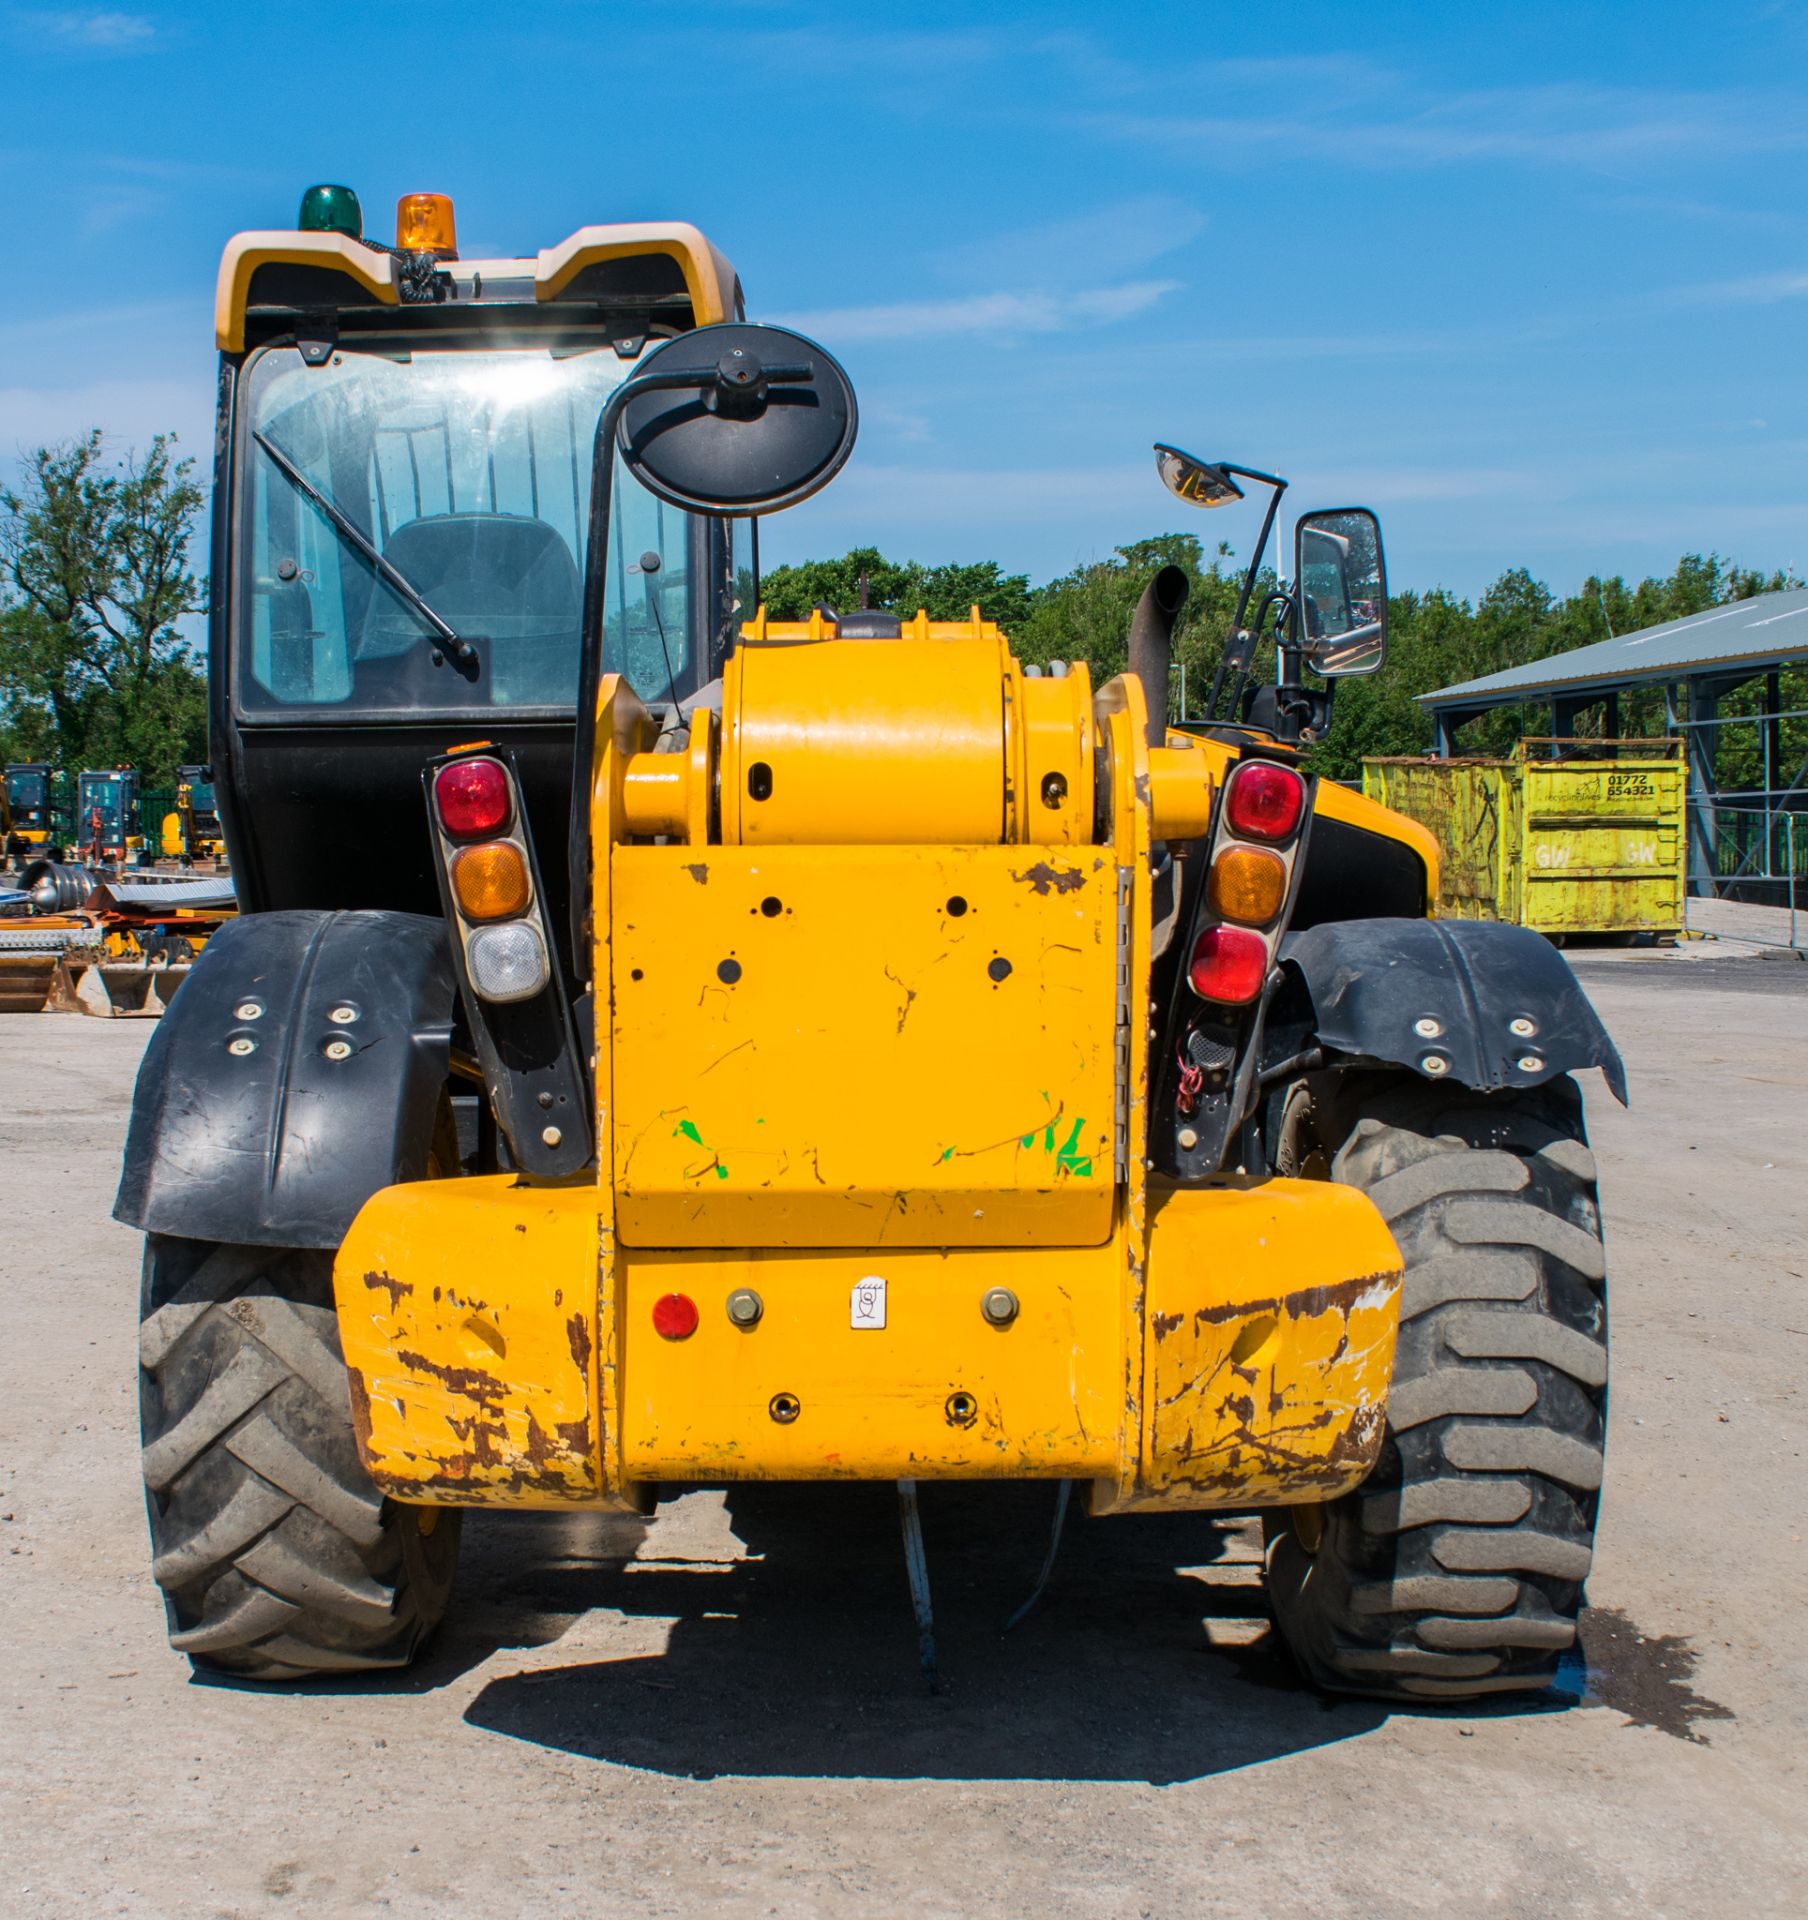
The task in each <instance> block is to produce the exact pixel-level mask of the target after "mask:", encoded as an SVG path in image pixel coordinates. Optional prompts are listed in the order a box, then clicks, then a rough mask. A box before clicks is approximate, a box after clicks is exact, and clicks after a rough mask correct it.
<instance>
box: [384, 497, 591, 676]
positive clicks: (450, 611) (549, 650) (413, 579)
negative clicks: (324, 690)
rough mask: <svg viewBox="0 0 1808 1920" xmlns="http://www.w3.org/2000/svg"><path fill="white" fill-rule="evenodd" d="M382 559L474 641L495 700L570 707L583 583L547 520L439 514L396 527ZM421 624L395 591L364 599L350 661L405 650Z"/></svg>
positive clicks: (413, 645)
mask: <svg viewBox="0 0 1808 1920" xmlns="http://www.w3.org/2000/svg"><path fill="white" fill-rule="evenodd" d="M383 552H384V557H385V558H386V559H387V560H388V561H389V562H390V563H391V565H393V566H394V567H395V568H396V570H397V571H398V572H399V573H400V574H401V575H402V576H403V578H404V579H405V580H407V582H408V583H409V585H410V586H412V587H413V588H414V589H415V591H416V592H417V593H419V594H420V595H421V597H422V598H423V599H424V600H425V601H426V602H427V604H428V605H429V606H431V607H432V608H433V610H434V612H435V613H437V614H439V615H440V616H441V617H442V618H443V619H444V620H445V621H447V623H448V624H449V625H450V626H451V627H452V628H453V630H454V631H455V632H456V633H458V634H459V636H460V637H461V638H463V639H468V640H471V641H473V642H475V643H477V644H478V646H479V648H480V651H481V652H482V654H483V656H484V668H483V677H484V680H485V682H486V683H487V686H486V690H487V702H486V704H488V705H491V706H516V707H530V706H532V707H541V706H569V705H570V704H571V703H572V701H573V699H574V698H575V696H576V691H577V669H578V632H579V628H580V626H581V624H582V619H583V605H584V588H583V582H582V580H581V579H580V578H579V576H578V569H577V563H576V562H575V561H574V560H573V559H572V557H571V549H570V548H569V547H568V546H567V545H566V544H565V541H564V539H563V537H562V536H561V535H560V534H559V532H558V531H557V530H556V529H555V528H553V527H550V526H548V525H547V523H546V522H545V521H544V520H536V519H534V518H532V517H531V516H530V515H527V514H518V513H442V514H434V515H432V516H430V517H428V518H425V519H420V520H409V521H407V522H405V523H404V524H403V525H401V526H399V527H397V528H396V529H395V530H394V531H393V532H392V533H391V534H390V536H389V540H388V542H387V544H386V545H385V547H384V549H383ZM421 642H422V631H421V622H420V620H419V619H418V618H417V617H416V615H415V614H414V613H412V612H411V611H410V610H409V608H408V607H407V605H406V604H405V603H404V602H403V601H402V600H400V599H399V598H397V596H396V595H394V594H392V593H388V592H383V591H379V592H376V593H373V594H372V595H371V598H370V606H369V610H368V612H367V613H366V615H365V620H364V630H363V633H362V634H361V635H360V637H359V641H358V645H357V648H356V650H355V652H354V655H353V657H354V659H356V660H359V661H364V660H378V659H386V658H390V657H393V656H395V655H397V654H403V653H409V652H412V651H414V650H415V649H418V648H419V647H420V645H421Z"/></svg>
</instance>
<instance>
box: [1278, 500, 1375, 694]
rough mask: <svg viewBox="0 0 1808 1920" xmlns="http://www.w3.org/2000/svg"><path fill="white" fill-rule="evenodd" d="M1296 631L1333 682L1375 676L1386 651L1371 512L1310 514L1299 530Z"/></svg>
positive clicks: (1310, 659)
mask: <svg viewBox="0 0 1808 1920" xmlns="http://www.w3.org/2000/svg"><path fill="white" fill-rule="evenodd" d="M1293 591H1294V595H1295V608H1296V615H1297V621H1298V624H1297V625H1296V627H1295V629H1294V631H1295V633H1296V634H1297V635H1298V639H1299V644H1300V646H1301V647H1302V648H1303V649H1304V650H1305V656H1306V664H1307V665H1308V666H1309V667H1311V668H1312V670H1313V672H1315V673H1317V674H1320V675H1322V676H1323V677H1324V678H1325V679H1327V680H1335V679H1338V678H1341V677H1343V676H1346V675H1349V674H1355V673H1373V672H1374V671H1375V669H1376V668H1377V667H1379V666H1380V665H1381V662H1382V659H1383V657H1384V656H1385V654H1386V651H1387V568H1386V565H1385V563H1384V562H1383V559H1382V555H1381V523H1380V522H1379V521H1378V520H1377V519H1376V518H1375V516H1374V515H1373V514H1372V513H1370V512H1369V510H1368V508H1367V507H1333V508H1327V509H1325V510H1324V511H1322V512H1319V513H1309V514H1307V515H1306V516H1305V518H1304V519H1302V520H1301V521H1300V523H1299V525H1298V526H1297V527H1296V528H1295V529H1294V534H1293Z"/></svg>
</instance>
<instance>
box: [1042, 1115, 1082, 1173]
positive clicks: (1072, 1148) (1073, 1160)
mask: <svg viewBox="0 0 1808 1920" xmlns="http://www.w3.org/2000/svg"><path fill="white" fill-rule="evenodd" d="M1085 1125H1086V1122H1085V1120H1084V1118H1082V1119H1079V1120H1076V1121H1075V1122H1074V1123H1073V1132H1072V1133H1070V1134H1069V1135H1068V1136H1067V1144H1066V1145H1065V1146H1064V1147H1063V1148H1062V1149H1061V1151H1060V1152H1059V1153H1057V1154H1056V1155H1055V1165H1056V1166H1058V1167H1059V1168H1060V1169H1061V1170H1062V1172H1064V1173H1071V1174H1075V1175H1077V1176H1078V1177H1079V1178H1080V1179H1082V1180H1090V1179H1091V1178H1092V1155H1091V1154H1089V1153H1082V1152H1081V1151H1080V1130H1081V1129H1082V1128H1083V1127H1084V1126H1085ZM1049 1144H1050V1146H1053V1145H1054V1128H1053V1127H1050V1128H1049Z"/></svg>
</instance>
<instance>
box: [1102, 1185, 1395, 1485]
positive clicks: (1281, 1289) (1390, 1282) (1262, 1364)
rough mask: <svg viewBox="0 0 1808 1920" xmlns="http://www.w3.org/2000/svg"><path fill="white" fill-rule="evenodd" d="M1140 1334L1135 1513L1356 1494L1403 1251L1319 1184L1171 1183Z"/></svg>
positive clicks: (1389, 1363) (1388, 1364)
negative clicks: (1143, 1410)
mask: <svg viewBox="0 0 1808 1920" xmlns="http://www.w3.org/2000/svg"><path fill="white" fill-rule="evenodd" d="M1152 1211H1153V1224H1152V1227H1151V1229H1150V1235H1149V1287H1148V1296H1147V1308H1148V1311H1147V1316H1146V1319H1145V1321H1144V1323H1143V1328H1142V1363H1143V1379H1144V1389H1143V1390H1144V1395H1145V1399H1146V1403H1147V1406H1148V1410H1149V1424H1148V1429H1147V1437H1146V1440H1145V1445H1144V1454H1143V1459H1142V1461H1141V1463H1140V1470H1139V1472H1138V1475H1137V1481H1136V1485H1135V1487H1134V1489H1133V1490H1131V1491H1130V1492H1129V1493H1128V1494H1127V1495H1125V1496H1123V1497H1122V1498H1120V1499H1119V1501H1118V1503H1117V1504H1119V1505H1120V1506H1123V1507H1144V1506H1157V1507H1159V1506H1173V1507H1188V1508H1197V1507H1234V1508H1245V1509H1247V1508H1249V1507H1253V1506H1279V1505H1285V1504H1288V1503H1289V1502H1293V1501H1301V1500H1329V1499H1334V1498H1335V1497H1336V1496H1337V1495H1338V1494H1340V1493H1344V1492H1347V1491H1348V1490H1349V1489H1350V1488H1351V1487H1354V1486H1356V1485H1357V1484H1358V1483H1359V1482H1360V1481H1361V1480H1362V1479H1363V1478H1364V1477H1365V1476H1366V1475H1367V1473H1368V1471H1369V1469H1370V1468H1371V1467H1372V1466H1373V1465H1374V1464H1375V1456H1376V1454H1377V1453H1378V1452H1379V1450H1380V1447H1381V1437H1382V1429H1383V1424H1384V1418H1385V1412H1386V1403H1387V1389H1388V1382H1389V1380H1390V1379H1391V1377H1392V1372H1393V1359H1394V1336H1395V1333H1396V1331H1397V1329H1398V1326H1399V1318H1400V1278H1401V1262H1400V1253H1399V1249H1398V1248H1397V1247H1396V1246H1395V1244H1394V1240H1393V1236H1392V1235H1391V1234H1390V1233H1389V1232H1388V1230H1387V1226H1386V1224H1385V1222H1384V1221H1383V1220H1382V1218H1381V1216H1380V1214H1379V1213H1377V1212H1376V1211H1375V1208H1374V1206H1373V1205H1372V1204H1371V1202H1370V1201H1369V1199H1368V1198H1367V1196H1366V1195H1364V1194H1361V1193H1358V1192H1356V1191H1355V1190H1354V1189H1353V1188H1350V1187H1339V1186H1332V1185H1330V1184H1328V1183H1326V1182H1322V1181H1312V1180H1265V1181H1260V1182H1252V1183H1248V1184H1226V1185H1224V1186H1220V1187H1214V1188H1209V1189H1206V1190H1203V1191H1200V1190H1197V1189H1190V1190H1178V1189H1174V1188H1164V1189H1163V1190H1162V1191H1161V1193H1160V1195H1159V1197H1158V1198H1157V1199H1156V1201H1155V1204H1154V1207H1153V1210H1152Z"/></svg>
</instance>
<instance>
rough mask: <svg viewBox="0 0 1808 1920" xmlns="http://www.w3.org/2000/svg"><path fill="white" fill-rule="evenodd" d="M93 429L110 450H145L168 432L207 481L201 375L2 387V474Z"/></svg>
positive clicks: (208, 450) (209, 436) (208, 426)
mask: <svg viewBox="0 0 1808 1920" xmlns="http://www.w3.org/2000/svg"><path fill="white" fill-rule="evenodd" d="M93 427H99V428H100V429H101V430H102V431H103V432H104V433H105V434H106V436H107V444H108V446H109V447H112V448H116V449H118V450H119V451H121V452H123V451H124V450H125V449H126V448H128V447H145V446H148V445H149V444H150V440H151V436H152V435H153V434H158V433H174V434H175V435H176V436H177V439H178V441H179V442H180V446H179V451H180V452H181V453H182V454H183V455H184V456H188V455H192V456H193V457H194V460H195V465H196V469H197V478H198V479H199V480H200V481H201V483H202V484H203V485H204V486H205V485H206V484H207V483H208V482H209V481H210V480H211V478H212V473H211V469H210V467H209V460H210V457H211V454H212V448H213V389H212V384H211V382H210V381H209V379H208V378H207V376H206V373H205V371H204V370H203V371H202V372H201V377H200V378H198V379H188V380H160V381H152V380H104V381H97V382H95V383H94V384H92V385H90V386H69V387H0V468H4V467H9V466H11V465H12V463H13V461H14V460H15V459H16V458H18V457H19V456H21V455H24V454H27V453H29V452H30V451H31V450H32V449H33V448H34V447H44V446H55V445H57V444H58V443H59V442H61V441H65V440H73V439H76V438H77V437H78V436H79V435H81V434H84V433H86V432H88V431H89V429H90V428H93Z"/></svg>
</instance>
